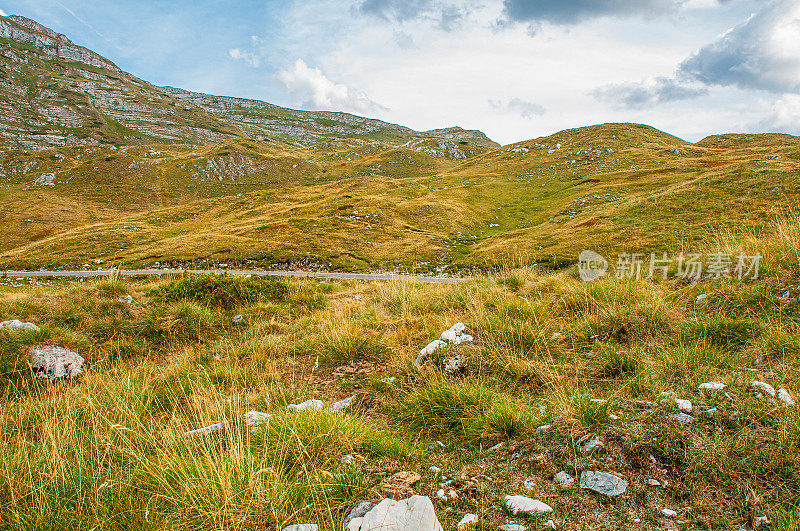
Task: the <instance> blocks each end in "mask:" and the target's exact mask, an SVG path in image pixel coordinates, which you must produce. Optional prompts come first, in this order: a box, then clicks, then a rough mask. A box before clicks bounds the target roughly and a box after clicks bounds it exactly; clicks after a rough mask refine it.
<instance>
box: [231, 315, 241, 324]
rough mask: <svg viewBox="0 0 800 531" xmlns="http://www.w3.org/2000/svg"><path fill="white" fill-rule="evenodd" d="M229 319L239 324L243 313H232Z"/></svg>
mask: <svg viewBox="0 0 800 531" xmlns="http://www.w3.org/2000/svg"><path fill="white" fill-rule="evenodd" d="M231 321H232V322H233V324H239V323H241V322H243V321H244V315H242V314H239V315H234V316H233V319H231Z"/></svg>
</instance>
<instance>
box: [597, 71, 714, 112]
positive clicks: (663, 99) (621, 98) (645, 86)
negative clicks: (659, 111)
mask: <svg viewBox="0 0 800 531" xmlns="http://www.w3.org/2000/svg"><path fill="white" fill-rule="evenodd" d="M706 94H708V89H707V88H705V87H698V86H692V85H688V84H684V83H682V82H680V81H678V80H676V79H672V78H667V77H657V78H655V79H653V80H649V81H643V82H641V83H619V84H614V85H606V86H604V87H600V88H598V89H595V90H594V91H592V96H594V97H595V99H597V100H598V101H600V102H603V103H606V104H608V105H610V106H612V107H615V108H618V109H644V108H647V107H652V106H654V105H658V104H660V103H669V102H672V101H680V100H688V99H692V98H699V97H700V96H705V95H706Z"/></svg>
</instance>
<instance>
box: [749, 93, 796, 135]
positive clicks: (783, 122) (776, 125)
mask: <svg viewBox="0 0 800 531" xmlns="http://www.w3.org/2000/svg"><path fill="white" fill-rule="evenodd" d="M752 129H753V130H755V131H768V132H776V133H789V134H793V135H800V95H798V94H787V95H786V96H784V97H783V98H781V99H779V100H778V101H776V102H775V103H773V104H772V109H771V111H770V112H769V114H768V115H767V116H766V117H764V118H763V119H762V120H761V121H759V122H758V123H757V124H754V125H753V127H752Z"/></svg>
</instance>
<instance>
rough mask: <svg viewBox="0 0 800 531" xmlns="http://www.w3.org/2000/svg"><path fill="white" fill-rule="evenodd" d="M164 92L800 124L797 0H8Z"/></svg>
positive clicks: (502, 130) (459, 117) (563, 124)
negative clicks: (167, 87)
mask: <svg viewBox="0 0 800 531" xmlns="http://www.w3.org/2000/svg"><path fill="white" fill-rule="evenodd" d="M0 10H1V11H2V12H5V13H7V14H20V15H24V16H27V17H30V18H33V19H35V20H37V21H39V22H41V23H43V24H45V25H46V26H48V27H50V28H52V29H54V30H56V31H58V32H60V33H64V34H66V35H67V36H68V37H70V38H71V39H72V40H73V41H75V42H76V43H78V44H81V45H84V46H86V47H88V48H90V49H92V50H94V51H96V52H98V53H100V54H101V55H103V56H105V57H107V58H109V59H111V60H113V61H114V62H115V63H117V64H118V65H119V66H120V67H121V68H123V69H125V70H127V71H129V72H131V73H133V74H135V75H137V76H139V77H141V78H142V79H145V80H147V81H150V82H152V83H155V84H158V85H173V86H178V87H182V88H186V89H190V90H196V91H201V92H208V93H213V94H223V95H232V96H242V97H251V98H258V99H262V100H265V101H269V102H272V103H276V104H279V105H284V106H289V107H295V108H305V109H326V110H344V111H348V112H354V113H356V114H362V115H368V116H373V117H378V118H381V119H384V120H387V121H391V122H395V123H401V124H404V125H409V126H411V127H414V128H415V129H431V128H436V127H445V126H450V125H460V126H462V127H466V128H475V129H481V130H483V131H484V132H486V133H487V134H488V135H489V136H490V137H492V138H493V139H495V140H497V141H499V142H501V143H509V142H513V141H517V140H523V139H528V138H533V137H536V136H540V135H545V134H550V133H552V132H555V131H558V130H561V129H565V128H570V127H578V126H582V125H589V124H593V123H602V122H610V121H633V122H641V123H647V124H650V125H653V126H655V127H658V128H660V129H664V130H666V131H668V132H671V133H674V134H677V135H679V136H681V137H683V138H686V139H688V140H698V139H700V138H702V137H704V136H706V135H708V134H713V133H719V132H730V131H737V132H761V131H780V132H789V133H793V134H800V0H320V1H299V0H296V1H292V0H288V1H272V0H260V1H253V0H246V1H223V0H216V1H213V0H196V1H191V2H189V1H185V0H170V1H164V0H137V1H132V0H115V1H113V2H112V1H103V0H94V1H88V0H0Z"/></svg>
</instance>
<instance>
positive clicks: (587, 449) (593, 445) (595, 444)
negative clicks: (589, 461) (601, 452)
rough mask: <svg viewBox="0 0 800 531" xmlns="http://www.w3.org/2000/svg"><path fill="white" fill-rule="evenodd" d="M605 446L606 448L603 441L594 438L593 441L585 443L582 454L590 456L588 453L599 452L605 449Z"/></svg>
mask: <svg viewBox="0 0 800 531" xmlns="http://www.w3.org/2000/svg"><path fill="white" fill-rule="evenodd" d="M603 446H605V445H604V444H603V441H601V440H600V439H598V438H597V437H594V438H592V439H589V440H588V441H586V442H585V443H583V445H582V446H581V452H583V453H584V454H588V453H591V452H592V451H594V450H598V449H600V448H603Z"/></svg>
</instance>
